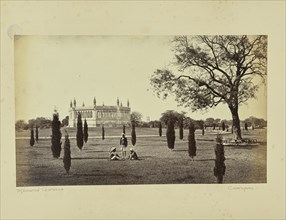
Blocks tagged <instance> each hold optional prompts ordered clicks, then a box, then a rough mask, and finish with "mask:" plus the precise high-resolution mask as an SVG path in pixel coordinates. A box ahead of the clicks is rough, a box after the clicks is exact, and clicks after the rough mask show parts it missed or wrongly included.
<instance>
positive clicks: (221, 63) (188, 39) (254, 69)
mask: <svg viewBox="0 0 286 220" xmlns="http://www.w3.org/2000/svg"><path fill="white" fill-rule="evenodd" d="M172 45H173V51H174V56H175V61H174V62H173V63H172V64H173V65H172V66H171V67H172V68H171V69H166V68H164V69H157V70H156V71H155V72H154V74H153V75H152V77H151V85H152V87H153V89H154V91H155V92H156V94H157V95H158V96H159V97H160V98H163V99H164V98H167V97H168V96H169V95H171V94H172V95H173V94H174V95H175V97H176V101H177V103H178V105H180V106H184V107H188V108H190V109H192V110H193V111H196V110H198V109H203V110H206V109H209V108H212V107H215V106H217V105H218V104H220V103H224V104H227V105H228V107H229V109H230V111H231V114H232V117H233V125H234V127H236V129H237V134H238V138H241V134H240V128H239V116H238V107H239V105H240V104H242V103H245V102H246V101H247V100H249V99H250V98H254V97H255V94H256V91H257V90H258V88H259V84H260V83H257V81H256V80H254V79H256V78H257V77H256V76H259V78H260V79H262V82H265V79H266V70H267V68H266V67H267V36H264V35H259V36H246V35H241V36H240V35H237V36H176V37H174V39H173V41H172Z"/></svg>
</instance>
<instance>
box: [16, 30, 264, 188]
mask: <svg viewBox="0 0 286 220" xmlns="http://www.w3.org/2000/svg"><path fill="white" fill-rule="evenodd" d="M267 44H268V37H267V35H172V36H171V35H160V36H154V35H153V36H148V35H144V36H142V35H100V36H95V35H86V36H85V35H79V36H77V35H61V36H59V35H42V36H39V35H17V36H15V38H14V61H15V62H14V63H15V64H14V68H15V141H16V142H15V143H16V185H17V187H23V186H56V185H59V186H65V185H72V186H75V185H136V184H140V185H142V184H222V183H227V184H238V183H239V184H245V183H252V184H258V183H267V111H266V110H267V95H266V94H267V47H268V46H267Z"/></svg>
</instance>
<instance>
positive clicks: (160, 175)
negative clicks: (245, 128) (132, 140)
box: [16, 129, 267, 186]
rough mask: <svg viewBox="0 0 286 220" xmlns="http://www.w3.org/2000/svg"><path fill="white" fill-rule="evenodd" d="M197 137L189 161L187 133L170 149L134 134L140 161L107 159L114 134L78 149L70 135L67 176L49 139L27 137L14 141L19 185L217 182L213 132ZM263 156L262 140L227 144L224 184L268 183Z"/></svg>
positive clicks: (257, 133) (262, 133)
mask: <svg viewBox="0 0 286 220" xmlns="http://www.w3.org/2000/svg"><path fill="white" fill-rule="evenodd" d="M139 130H140V129H139ZM154 131H157V129H154V130H153V129H150V130H148V132H150V133H151V134H153V133H154ZM114 133H118V130H117V131H116V130H114ZM138 133H139V131H138V132H137V134H138ZM141 133H142V134H143V135H146V131H142V130H141ZM199 133H200V132H199ZM148 134H149V133H148ZM225 136H230V134H225ZM244 136H247V137H251V138H257V139H258V140H263V141H264V139H265V137H266V130H254V131H249V132H247V133H244ZM196 138H197V157H196V160H195V161H191V160H190V158H189V156H188V151H187V145H188V144H187V136H185V137H184V140H178V139H177V140H176V146H175V150H174V151H172V152H171V151H169V150H168V148H167V147H166V146H167V144H166V138H165V137H158V136H150V137H138V138H137V145H136V147H135V150H136V151H137V153H138V155H139V157H140V160H138V161H128V160H125V161H109V160H108V156H109V149H110V148H111V147H112V146H116V147H117V149H118V150H119V146H118V144H119V139H118V138H112V137H110V138H108V137H107V138H106V139H105V140H101V139H100V138H93V139H90V140H89V141H88V143H87V144H85V145H84V147H83V151H81V152H80V151H79V150H78V148H77V147H76V140H75V139H71V155H72V166H71V170H70V175H66V174H65V170H64V167H63V161H62V158H60V159H53V158H52V153H51V149H50V146H51V142H50V140H49V139H42V140H40V141H39V143H36V144H35V146H34V147H30V146H29V140H27V139H18V140H16V175H17V186H49V185H102V184H108V185H113V184H177V183H181V184H182V183H206V184H207V183H216V178H215V177H214V175H213V167H214V157H215V156H214V146H215V142H214V141H212V140H214V139H215V135H214V134H206V135H205V136H202V135H200V134H197V136H196ZM62 146H63V145H62ZM61 155H63V151H62V152H61ZM266 155H267V151H266V145H265V144H261V145H259V146H255V147H253V146H252V147H250V146H249V147H225V156H226V161H225V164H226V174H225V177H224V182H225V183H266V182H267V179H266V164H267V161H266Z"/></svg>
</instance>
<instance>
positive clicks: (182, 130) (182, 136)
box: [179, 121, 184, 140]
mask: <svg viewBox="0 0 286 220" xmlns="http://www.w3.org/2000/svg"><path fill="white" fill-rule="evenodd" d="M179 133H180V140H183V138H184V124H183V121H180V128H179Z"/></svg>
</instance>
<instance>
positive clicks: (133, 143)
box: [131, 123, 136, 146]
mask: <svg viewBox="0 0 286 220" xmlns="http://www.w3.org/2000/svg"><path fill="white" fill-rule="evenodd" d="M131 143H132V145H133V146H135V144H136V131H135V124H134V123H132V130H131Z"/></svg>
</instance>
